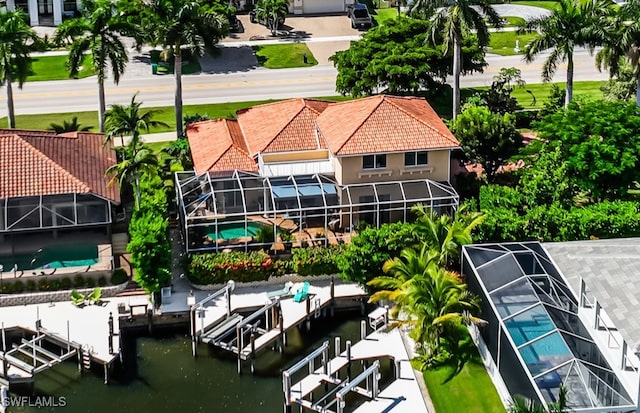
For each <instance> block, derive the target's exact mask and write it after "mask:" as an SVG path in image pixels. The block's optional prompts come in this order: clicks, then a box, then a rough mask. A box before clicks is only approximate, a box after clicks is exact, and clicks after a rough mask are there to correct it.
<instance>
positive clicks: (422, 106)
mask: <svg viewBox="0 0 640 413" xmlns="http://www.w3.org/2000/svg"><path fill="white" fill-rule="evenodd" d="M316 122H317V125H318V128H319V130H320V132H321V135H322V137H323V138H324V139H326V142H327V145H328V147H329V149H330V150H331V152H332V153H333V154H334V155H336V156H346V155H359V154H369V153H384V152H401V151H411V150H425V149H444V148H457V147H459V146H460V143H459V142H458V140H457V139H456V138H455V136H453V134H452V133H451V132H450V131H449V129H448V128H447V127H446V125H445V124H444V122H443V121H442V120H441V119H440V117H439V116H438V115H437V114H436V112H435V111H434V110H433V108H431V106H430V105H429V104H428V103H427V101H426V100H424V99H422V98H416V97H396V96H385V95H380V96H372V97H369V98H364V99H358V100H351V101H347V102H341V103H334V104H331V105H329V107H328V108H327V109H326V110H325V111H324V112H322V115H321V116H319V117H318V119H317V121H316Z"/></svg>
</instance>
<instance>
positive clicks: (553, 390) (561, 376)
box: [463, 242, 636, 412]
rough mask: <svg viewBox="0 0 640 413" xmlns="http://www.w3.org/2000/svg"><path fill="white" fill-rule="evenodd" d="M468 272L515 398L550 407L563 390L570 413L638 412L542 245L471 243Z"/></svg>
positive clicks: (496, 357) (487, 336)
mask: <svg viewBox="0 0 640 413" xmlns="http://www.w3.org/2000/svg"><path fill="white" fill-rule="evenodd" d="M463 273H464V274H465V276H466V277H467V281H468V283H469V286H470V288H471V290H472V291H474V292H475V293H477V294H478V295H480V296H481V299H482V310H483V312H482V316H483V318H484V319H485V320H487V321H488V324H487V326H486V327H484V328H483V330H482V336H483V338H484V341H485V343H486V344H487V347H488V349H489V353H490V354H491V357H492V359H493V362H494V363H495V364H496V366H497V368H498V371H499V373H500V375H501V376H502V379H503V381H504V383H505V384H506V386H507V388H508V390H509V392H510V393H511V394H512V395H521V396H524V397H527V398H529V399H531V400H536V401H539V402H541V403H543V404H546V405H548V404H549V403H553V402H557V401H558V397H559V391H560V387H561V386H563V387H564V388H565V389H567V398H568V407H569V408H570V409H571V411H575V412H580V411H582V412H630V411H634V412H635V411H636V410H635V409H636V404H635V403H634V401H633V400H634V398H633V397H631V396H630V395H629V393H628V391H627V390H626V389H625V388H624V386H623V385H622V382H621V381H620V379H619V378H618V377H617V375H616V373H615V371H614V370H613V369H612V368H611V366H610V365H609V363H608V362H607V360H606V358H605V355H604V354H603V353H602V352H601V350H600V348H599V347H598V345H597V344H596V343H595V342H594V340H593V338H592V336H591V335H590V333H589V331H588V329H587V328H586V327H585V325H584V324H583V323H582V322H581V320H580V318H579V316H578V314H577V312H578V302H577V300H576V298H575V295H574V293H573V292H572V291H571V290H570V288H569V287H568V286H567V284H566V282H565V280H564V277H563V276H562V275H561V274H560V273H559V271H558V270H557V269H556V267H555V265H554V264H553V263H552V261H551V260H550V258H549V257H548V256H547V254H546V252H545V250H544V249H543V248H542V247H541V245H540V244H539V243H537V242H526V243H506V244H490V245H472V246H465V247H464V248H463Z"/></svg>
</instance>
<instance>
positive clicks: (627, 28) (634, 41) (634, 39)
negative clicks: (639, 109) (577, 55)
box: [596, 0, 640, 106]
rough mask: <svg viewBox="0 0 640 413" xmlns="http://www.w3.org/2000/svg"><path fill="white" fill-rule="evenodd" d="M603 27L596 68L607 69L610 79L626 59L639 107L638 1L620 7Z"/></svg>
mask: <svg viewBox="0 0 640 413" xmlns="http://www.w3.org/2000/svg"><path fill="white" fill-rule="evenodd" d="M605 27H606V30H605V31H604V36H603V44H604V47H603V49H602V50H601V51H599V52H598V54H597V55H596V66H597V67H598V70H602V68H603V67H604V68H608V69H609V75H610V76H611V77H613V76H618V75H620V74H621V72H622V70H623V66H622V65H620V63H621V61H623V60H624V59H625V58H626V59H628V61H629V63H630V65H631V68H632V69H633V71H634V74H635V77H636V105H638V106H640V63H639V61H640V0H630V1H629V2H627V3H625V4H623V5H622V6H620V8H619V10H618V13H617V15H616V18H615V19H612V20H611V23H610V24H609V25H607V26H605Z"/></svg>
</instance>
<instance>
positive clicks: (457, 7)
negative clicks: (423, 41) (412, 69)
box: [410, 0, 502, 119]
mask: <svg viewBox="0 0 640 413" xmlns="http://www.w3.org/2000/svg"><path fill="white" fill-rule="evenodd" d="M410 14H411V15H413V16H415V17H420V18H424V19H430V20H431V27H432V33H431V34H432V36H433V37H434V38H440V37H441V38H442V39H443V41H444V44H445V45H446V47H447V50H448V47H449V46H450V45H452V46H453V118H454V119H455V118H456V116H458V114H459V113H460V74H461V73H462V40H463V39H464V38H465V37H468V36H471V35H473V34H475V36H476V37H477V38H478V44H479V45H480V47H485V46H487V45H488V44H489V29H488V27H487V23H486V21H485V16H486V17H487V19H488V21H489V23H490V24H491V25H492V26H494V27H500V26H501V25H502V19H501V18H500V16H499V15H498V13H496V11H495V10H494V9H493V7H491V4H490V1H489V0H453V1H451V0H416V2H415V3H414V6H413V7H412V8H411V10H410Z"/></svg>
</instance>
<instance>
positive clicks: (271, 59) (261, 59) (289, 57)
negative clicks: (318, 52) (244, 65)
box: [253, 43, 318, 69]
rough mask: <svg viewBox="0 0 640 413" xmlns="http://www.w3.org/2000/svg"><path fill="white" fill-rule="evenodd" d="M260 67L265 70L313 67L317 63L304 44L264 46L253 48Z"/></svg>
mask: <svg viewBox="0 0 640 413" xmlns="http://www.w3.org/2000/svg"><path fill="white" fill-rule="evenodd" d="M253 51H254V52H255V54H256V58H257V59H258V64H259V65H260V66H263V67H266V68H267V69H287V68H292V67H307V66H315V65H317V64H318V61H317V60H316V58H315V57H313V53H311V50H309V48H308V47H307V45H306V44H305V43H285V44H266V45H263V46H253Z"/></svg>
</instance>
